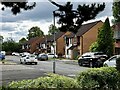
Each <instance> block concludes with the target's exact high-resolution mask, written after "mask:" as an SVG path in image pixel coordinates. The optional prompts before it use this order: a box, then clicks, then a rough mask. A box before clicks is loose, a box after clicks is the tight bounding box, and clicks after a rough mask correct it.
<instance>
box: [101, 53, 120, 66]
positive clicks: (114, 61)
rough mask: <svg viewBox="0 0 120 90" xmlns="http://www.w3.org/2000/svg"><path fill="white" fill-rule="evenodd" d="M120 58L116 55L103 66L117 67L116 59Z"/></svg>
mask: <svg viewBox="0 0 120 90" xmlns="http://www.w3.org/2000/svg"><path fill="white" fill-rule="evenodd" d="M117 58H120V55H114V56H112V57H111V58H109V59H108V60H106V61H105V62H104V63H103V66H105V67H106V66H107V67H116V59H117Z"/></svg>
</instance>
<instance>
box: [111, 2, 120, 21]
mask: <svg viewBox="0 0 120 90" xmlns="http://www.w3.org/2000/svg"><path fill="white" fill-rule="evenodd" d="M112 9H113V16H114V21H115V22H120V1H117V0H115V1H114V3H113V7H112Z"/></svg>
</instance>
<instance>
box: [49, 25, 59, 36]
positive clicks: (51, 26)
mask: <svg viewBox="0 0 120 90" xmlns="http://www.w3.org/2000/svg"><path fill="white" fill-rule="evenodd" d="M58 31H59V29H58V28H57V27H56V26H54V25H53V24H51V25H50V26H49V31H48V34H49V35H53V34H54V32H58Z"/></svg>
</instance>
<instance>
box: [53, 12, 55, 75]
mask: <svg viewBox="0 0 120 90" xmlns="http://www.w3.org/2000/svg"><path fill="white" fill-rule="evenodd" d="M53 25H54V26H53V29H54V61H53V73H55V11H53Z"/></svg>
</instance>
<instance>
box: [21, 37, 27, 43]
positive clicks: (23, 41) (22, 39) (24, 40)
mask: <svg viewBox="0 0 120 90" xmlns="http://www.w3.org/2000/svg"><path fill="white" fill-rule="evenodd" d="M26 41H27V40H26V39H25V38H21V39H20V40H19V44H23V43H25V42H26Z"/></svg>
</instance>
